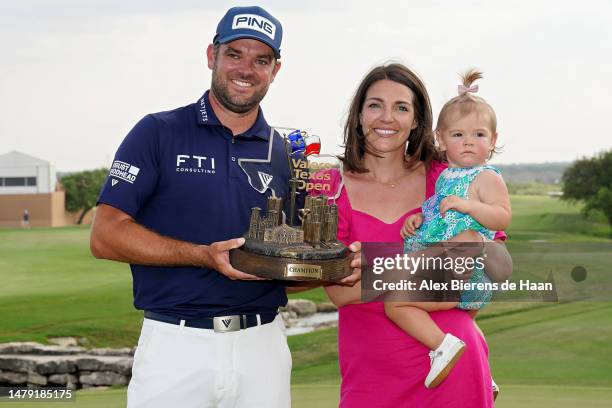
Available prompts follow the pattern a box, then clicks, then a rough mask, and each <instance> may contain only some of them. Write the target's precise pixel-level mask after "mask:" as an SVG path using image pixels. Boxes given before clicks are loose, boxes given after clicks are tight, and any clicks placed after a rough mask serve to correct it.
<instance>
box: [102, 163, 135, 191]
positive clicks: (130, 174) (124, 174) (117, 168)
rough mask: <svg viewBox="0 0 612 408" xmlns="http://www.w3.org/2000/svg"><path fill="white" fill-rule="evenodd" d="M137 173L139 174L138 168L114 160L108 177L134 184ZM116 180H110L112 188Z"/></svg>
mask: <svg viewBox="0 0 612 408" xmlns="http://www.w3.org/2000/svg"><path fill="white" fill-rule="evenodd" d="M138 173H140V168H139V167H136V166H132V165H131V164H129V163H126V162H122V161H119V160H115V161H114V162H113V165H112V167H111V169H110V173H109V176H110V177H116V179H120V180H123V181H127V182H128V183H131V184H134V182H135V181H136V177H137V176H138ZM116 179H112V181H111V184H112V186H113V187H114V186H115V184H117V180H116Z"/></svg>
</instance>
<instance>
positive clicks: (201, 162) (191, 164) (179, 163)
mask: <svg viewBox="0 0 612 408" xmlns="http://www.w3.org/2000/svg"><path fill="white" fill-rule="evenodd" d="M176 172H177V173H200V174H215V158H214V157H209V156H196V155H195V154H194V155H190V154H177V155H176Z"/></svg>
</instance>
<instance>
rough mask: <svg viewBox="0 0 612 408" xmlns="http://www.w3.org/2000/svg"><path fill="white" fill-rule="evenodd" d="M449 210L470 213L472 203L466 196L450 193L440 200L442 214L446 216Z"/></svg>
mask: <svg viewBox="0 0 612 408" xmlns="http://www.w3.org/2000/svg"><path fill="white" fill-rule="evenodd" d="M448 210H455V211H458V212H460V213H462V214H469V213H470V211H471V210H472V203H471V202H470V200H466V199H465V198H461V197H457V196H455V195H450V196H448V197H446V198H444V199H443V200H442V201H441V202H440V215H441V216H442V217H445V216H446V212H447V211H448Z"/></svg>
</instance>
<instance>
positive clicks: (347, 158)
mask: <svg viewBox="0 0 612 408" xmlns="http://www.w3.org/2000/svg"><path fill="white" fill-rule="evenodd" d="M383 79H388V80H390V81H393V82H397V83H399V84H402V85H404V86H407V87H408V88H410V90H411V91H412V93H413V94H414V101H412V105H413V108H414V116H415V119H416V122H417V127H416V128H415V129H413V130H412V131H411V132H410V135H409V136H408V148H407V149H406V158H405V165H406V168H412V167H414V166H415V165H416V164H417V163H418V162H419V161H422V162H424V163H425V166H426V167H427V168H429V166H430V164H431V161H432V160H433V159H434V158H437V154H436V151H435V149H434V139H433V133H432V124H433V123H432V122H433V118H432V113H431V103H430V102H429V95H428V94H427V89H425V85H424V84H423V82H422V81H421V80H420V79H419V77H418V76H417V75H416V74H415V73H414V72H412V71H411V70H410V69H408V68H407V67H405V66H404V65H402V64H396V63H394V64H385V65H380V66H377V67H375V68H373V69H372V70H371V71H370V72H368V74H367V75H366V76H365V78H363V80H362V81H361V83H360V84H359V87H358V88H357V92H355V96H354V97H353V100H352V102H351V106H350V108H349V114H348V119H347V121H346V124H345V125H344V155H343V156H340V159H341V160H342V162H343V163H344V168H345V169H346V170H348V171H353V172H356V173H366V172H368V169H366V168H365V167H364V165H363V156H364V154H365V153H366V151H367V152H368V153H371V154H376V152H375V151H372V149H371V148H369V147H368V146H367V145H366V138H365V135H364V133H363V129H362V128H361V124H360V123H359V115H360V113H361V110H362V109H363V103H364V101H365V97H366V93H367V92H368V89H370V87H371V86H372V85H373V84H374V83H375V82H378V81H381V80H383Z"/></svg>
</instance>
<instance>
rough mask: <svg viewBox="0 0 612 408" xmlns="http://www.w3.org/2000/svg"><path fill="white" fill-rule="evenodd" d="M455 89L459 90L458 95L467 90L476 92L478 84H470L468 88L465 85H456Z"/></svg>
mask: <svg viewBox="0 0 612 408" xmlns="http://www.w3.org/2000/svg"><path fill="white" fill-rule="evenodd" d="M457 91H458V92H459V95H463V94H466V93H468V92H470V93H476V92H478V85H472V86H470V87H469V88H468V87H466V86H465V85H458V86H457Z"/></svg>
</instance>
